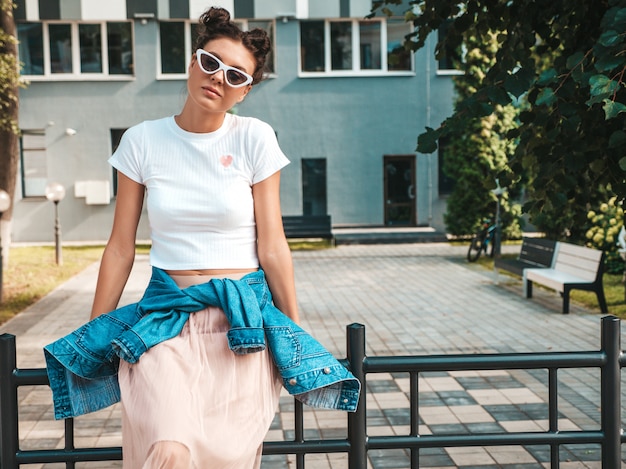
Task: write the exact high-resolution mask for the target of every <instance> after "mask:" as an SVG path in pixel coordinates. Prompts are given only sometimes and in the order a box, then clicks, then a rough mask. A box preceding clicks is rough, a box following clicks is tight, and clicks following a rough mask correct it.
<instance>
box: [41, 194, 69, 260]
mask: <svg viewBox="0 0 626 469" xmlns="http://www.w3.org/2000/svg"><path fill="white" fill-rule="evenodd" d="M63 197H65V187H63V185H62V184H59V183H58V182H51V183H50V184H48V185H47V186H46V199H48V200H50V201H52V202H54V247H55V253H56V256H55V257H56V262H57V265H63V252H62V251H61V222H60V220H59V202H60V201H61V200H63Z"/></svg>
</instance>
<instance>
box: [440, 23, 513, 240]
mask: <svg viewBox="0 0 626 469" xmlns="http://www.w3.org/2000/svg"><path fill="white" fill-rule="evenodd" d="M497 47H498V44H497V35H496V33H495V32H492V33H491V34H489V35H488V36H487V37H486V38H485V39H480V40H479V39H477V38H476V37H468V38H467V41H466V42H465V43H464V50H465V53H464V54H462V51H456V53H455V54H454V56H455V57H460V56H461V55H464V59H463V60H458V61H456V62H458V63H455V67H456V68H457V69H460V70H462V71H463V72H464V73H463V75H460V76H456V77H455V78H454V88H455V91H456V96H457V101H458V102H461V101H462V100H463V99H465V98H467V97H469V96H472V95H473V94H474V93H475V92H476V90H477V88H478V87H479V86H480V83H481V82H482V80H483V78H484V75H485V73H486V71H487V70H489V68H490V67H491V66H493V62H494V60H495V55H496V52H497ZM517 114H518V111H517V108H516V107H514V106H513V105H511V104H509V105H506V106H501V105H497V106H495V107H494V110H493V113H492V114H490V115H488V116H483V117H475V118H472V119H468V122H467V124H466V126H465V127H464V129H462V131H461V132H457V131H453V132H451V133H450V135H449V136H448V138H446V139H445V141H446V144H445V152H444V159H443V162H440V164H442V169H443V171H444V173H445V174H446V175H447V176H448V177H450V178H451V179H452V180H454V182H455V184H454V189H453V191H452V193H451V194H450V196H449V197H448V203H447V210H446V213H445V214H444V221H445V223H446V228H447V231H448V233H450V234H453V235H466V234H472V233H474V232H475V231H476V230H477V229H478V228H479V227H480V225H481V224H482V221H483V220H484V219H485V218H488V217H494V216H495V213H496V203H497V198H496V196H495V195H494V194H493V192H491V189H494V188H495V186H496V183H495V180H496V179H497V178H498V175H500V174H502V173H510V168H509V158H510V157H511V156H512V155H513V151H514V149H515V144H514V141H513V140H511V139H509V138H508V137H507V133H508V132H509V131H510V130H511V129H514V128H515V127H516V121H515V118H516V116H517ZM514 190H515V187H509V188H508V191H507V192H506V193H505V194H503V196H502V197H501V207H500V215H501V218H500V220H501V222H502V227H503V233H504V236H505V237H519V236H520V235H521V228H520V222H519V214H520V211H521V209H520V208H519V206H516V205H515V204H511V203H510V198H509V196H510V195H511V193H513V192H514Z"/></svg>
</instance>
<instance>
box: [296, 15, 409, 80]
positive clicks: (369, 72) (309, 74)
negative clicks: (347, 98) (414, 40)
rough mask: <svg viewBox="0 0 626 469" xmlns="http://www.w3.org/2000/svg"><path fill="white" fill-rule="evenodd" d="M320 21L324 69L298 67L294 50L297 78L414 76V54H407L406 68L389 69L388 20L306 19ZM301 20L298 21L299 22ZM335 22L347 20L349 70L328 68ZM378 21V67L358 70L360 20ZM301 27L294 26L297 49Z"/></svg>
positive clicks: (300, 41)
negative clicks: (350, 36)
mask: <svg viewBox="0 0 626 469" xmlns="http://www.w3.org/2000/svg"><path fill="white" fill-rule="evenodd" d="M390 19H391V20H399V19H400V18H390ZM313 21H317V22H323V23H324V70H323V71H318V72H314V71H306V70H303V69H302V65H303V64H302V53H298V77H300V78H321V77H368V76H371V77H381V76H396V77H397V76H415V57H414V54H411V55H410V70H391V69H389V63H388V56H389V50H388V46H389V43H388V34H387V33H388V28H387V25H388V19H387V18H372V19H369V20H364V19H363V18H332V19H318V20H310V22H313ZM304 22H305V21H301V22H300V25H302V23H304ZM337 22H350V23H351V34H352V38H351V39H352V42H351V44H352V51H351V53H352V69H350V70H333V69H332V48H331V40H330V39H331V24H332V23H337ZM366 22H367V23H372V22H379V23H381V27H380V51H381V54H380V55H381V57H380V63H381V67H380V68H379V69H362V68H361V44H360V38H361V27H360V25H361V23H366ZM406 25H407V32H406V33H407V34H410V32H411V29H410V24H409V23H407V24H406ZM301 32H302V30H301V28H298V46H299V47H298V48H299V49H300V50H301V48H302V36H301Z"/></svg>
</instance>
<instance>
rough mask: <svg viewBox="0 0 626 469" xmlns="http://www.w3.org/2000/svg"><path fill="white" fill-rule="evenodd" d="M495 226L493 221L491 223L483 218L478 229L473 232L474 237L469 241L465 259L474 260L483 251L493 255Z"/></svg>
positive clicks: (495, 234)
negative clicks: (481, 224)
mask: <svg viewBox="0 0 626 469" xmlns="http://www.w3.org/2000/svg"><path fill="white" fill-rule="evenodd" d="M496 228H497V226H496V224H495V223H491V221H490V220H485V221H484V222H483V226H482V228H481V229H480V230H478V231H477V232H476V234H474V237H473V238H472V240H471V241H470V245H469V249H468V251H467V260H468V261H470V262H475V261H477V260H478V258H479V257H480V254H481V253H482V252H483V251H484V252H485V255H488V256H489V257H493V256H494V254H495V252H496V249H495V248H496V242H497V240H496V236H497V230H496Z"/></svg>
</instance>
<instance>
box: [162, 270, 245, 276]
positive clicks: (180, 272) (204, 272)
mask: <svg viewBox="0 0 626 469" xmlns="http://www.w3.org/2000/svg"><path fill="white" fill-rule="evenodd" d="M256 271H257V269H196V270H166V272H167V273H168V274H169V275H210V276H215V275H233V274H249V273H250V272H256Z"/></svg>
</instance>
